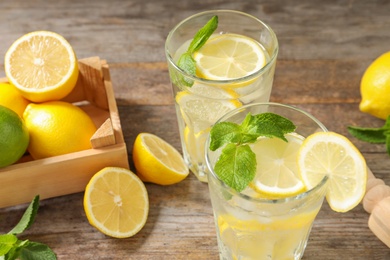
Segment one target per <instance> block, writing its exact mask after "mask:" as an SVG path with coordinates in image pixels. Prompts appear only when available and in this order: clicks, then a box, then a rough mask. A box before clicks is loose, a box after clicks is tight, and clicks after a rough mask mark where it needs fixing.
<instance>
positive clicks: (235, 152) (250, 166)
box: [214, 144, 256, 192]
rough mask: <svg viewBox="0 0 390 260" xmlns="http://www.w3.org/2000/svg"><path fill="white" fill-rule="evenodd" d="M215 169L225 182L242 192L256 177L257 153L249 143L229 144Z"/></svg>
mask: <svg viewBox="0 0 390 260" xmlns="http://www.w3.org/2000/svg"><path fill="white" fill-rule="evenodd" d="M214 170H215V173H216V174H217V175H218V177H219V178H220V179H221V180H222V181H223V182H224V183H226V184H227V185H228V186H229V187H231V188H233V189H235V190H236V191H238V192H240V191H242V190H243V189H245V188H246V187H247V186H248V184H249V183H250V182H251V181H252V180H253V178H254V177H255V173H256V155H255V153H254V152H252V150H251V149H250V147H249V146H248V145H240V146H237V145H235V144H227V145H226V147H224V148H223V150H222V154H221V156H220V157H219V159H218V161H217V162H216V164H215V167H214Z"/></svg>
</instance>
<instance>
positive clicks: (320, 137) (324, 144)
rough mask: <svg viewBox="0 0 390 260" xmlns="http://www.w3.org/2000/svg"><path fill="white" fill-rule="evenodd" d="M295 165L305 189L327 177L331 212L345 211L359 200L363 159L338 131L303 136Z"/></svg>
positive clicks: (362, 189)
mask: <svg viewBox="0 0 390 260" xmlns="http://www.w3.org/2000/svg"><path fill="white" fill-rule="evenodd" d="M298 167H299V172H300V174H301V178H302V180H303V182H304V183H305V185H306V186H307V188H308V189H311V188H313V187H315V186H316V185H317V184H318V183H319V182H320V181H321V180H322V179H323V178H324V177H325V176H328V177H329V184H328V185H329V186H328V191H327V194H326V199H327V201H328V203H329V205H330V207H331V208H332V209H333V210H334V211H337V212H346V211H349V210H351V209H353V208H354V207H355V206H356V205H358V204H359V203H360V201H361V200H362V199H363V196H364V194H365V190H366V182H367V166H366V161H365V159H364V157H363V156H362V154H361V153H360V151H359V150H358V149H357V148H356V147H355V146H354V145H353V143H351V141H349V140H348V139H347V138H346V137H344V136H342V135H340V134H337V133H334V132H318V133H315V134H312V135H310V136H309V137H308V138H306V139H305V140H304V141H303V143H302V146H301V148H300V150H299V153H298Z"/></svg>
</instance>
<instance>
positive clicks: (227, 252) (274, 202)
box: [206, 103, 328, 260]
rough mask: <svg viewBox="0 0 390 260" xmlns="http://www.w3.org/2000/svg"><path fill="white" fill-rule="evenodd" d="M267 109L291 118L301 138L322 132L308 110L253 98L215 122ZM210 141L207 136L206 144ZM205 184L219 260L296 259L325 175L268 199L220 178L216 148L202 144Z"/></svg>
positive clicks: (323, 187) (320, 197)
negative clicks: (311, 185)
mask: <svg viewBox="0 0 390 260" xmlns="http://www.w3.org/2000/svg"><path fill="white" fill-rule="evenodd" d="M248 112H250V113H251V114H252V115H255V114H259V113H264V112H272V113H275V114H278V115H281V116H283V117H286V118H288V119H290V120H291V121H292V122H293V123H294V124H295V125H296V126H297V128H296V131H295V132H296V133H297V134H298V135H299V136H302V137H303V138H305V137H307V136H308V135H310V134H312V133H314V132H316V131H327V129H326V128H325V126H324V125H323V124H322V123H321V122H319V121H318V120H317V119H316V118H314V117H313V116H311V115H310V114H308V113H306V112H304V111H302V110H300V109H298V108H295V107H292V106H287V105H282V104H277V103H257V104H250V105H247V106H243V107H241V108H239V109H236V110H233V111H231V112H229V113H227V114H226V115H225V116H223V117H222V118H221V119H220V120H218V122H221V121H229V122H234V123H241V122H242V121H243V120H244V118H245V116H246V115H247V113H248ZM209 142H210V140H209V139H207V140H206V147H208V146H209ZM206 150H207V151H206V163H207V166H208V169H209V171H210V172H209V175H208V185H209V190H210V198H211V203H212V207H213V212H214V218H215V225H216V230H217V240H218V247H219V254H220V259H221V260H222V259H223V260H233V259H241V260H243V259H283V260H287V259H295V260H296V259H301V257H302V255H303V253H304V250H305V247H306V244H307V240H308V237H309V233H310V230H311V227H312V223H313V221H314V219H315V217H316V215H317V213H318V212H319V210H320V208H321V205H322V203H323V199H324V196H325V193H326V186H327V185H326V184H327V180H328V178H327V177H324V178H323V179H322V181H321V182H320V183H318V185H317V186H316V187H314V188H313V189H311V190H307V191H302V193H300V194H298V195H294V196H291V197H285V198H279V199H268V198H265V197H259V196H257V195H256V192H251V191H250V188H248V189H247V190H244V191H243V192H241V193H239V192H236V191H235V190H233V189H231V188H230V187H228V186H227V185H226V184H225V183H224V182H222V181H221V180H220V179H219V178H218V177H217V175H216V173H215V172H214V165H215V163H216V160H217V158H218V157H219V154H220V152H221V151H220V150H221V149H219V150H216V151H211V150H209V149H206Z"/></svg>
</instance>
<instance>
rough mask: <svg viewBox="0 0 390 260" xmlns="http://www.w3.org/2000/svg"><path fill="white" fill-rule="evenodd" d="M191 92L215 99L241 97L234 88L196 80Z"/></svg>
mask: <svg viewBox="0 0 390 260" xmlns="http://www.w3.org/2000/svg"><path fill="white" fill-rule="evenodd" d="M191 93H193V94H196V95H199V96H202V97H206V98H214V99H237V98H238V97H239V95H238V94H237V93H236V91H234V90H232V89H229V88H225V87H224V88H222V87H218V86H210V85H204V84H201V83H197V82H195V84H194V85H193V86H192V87H191Z"/></svg>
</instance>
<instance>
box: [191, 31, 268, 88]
mask: <svg viewBox="0 0 390 260" xmlns="http://www.w3.org/2000/svg"><path fill="white" fill-rule="evenodd" d="M194 60H195V61H196V66H197V67H196V73H197V75H198V76H199V77H201V78H205V79H210V80H233V79H238V78H242V77H246V76H249V75H252V74H254V73H255V72H257V71H259V70H260V69H261V68H262V67H264V65H265V64H266V58H265V54H264V51H263V49H262V48H261V46H260V44H259V43H258V42H256V41H255V40H253V39H251V38H249V37H246V36H243V35H238V34H231V33H227V34H221V35H218V36H215V37H211V38H210V39H209V40H208V41H207V42H206V44H205V45H204V46H203V47H202V48H200V49H199V50H198V51H197V52H195V53H194Z"/></svg>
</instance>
